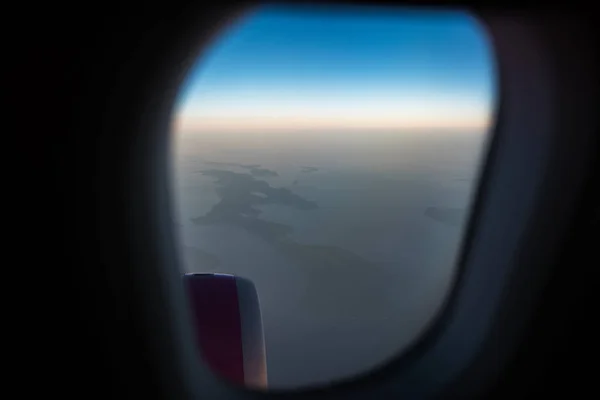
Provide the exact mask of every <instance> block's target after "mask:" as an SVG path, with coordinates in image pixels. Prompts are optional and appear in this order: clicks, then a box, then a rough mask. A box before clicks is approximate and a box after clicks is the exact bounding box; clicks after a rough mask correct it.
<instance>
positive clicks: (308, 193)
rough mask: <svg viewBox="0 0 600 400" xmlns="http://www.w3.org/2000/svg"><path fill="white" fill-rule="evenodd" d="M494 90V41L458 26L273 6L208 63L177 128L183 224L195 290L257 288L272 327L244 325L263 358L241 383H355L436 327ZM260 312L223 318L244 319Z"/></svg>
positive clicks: (442, 17) (261, 317)
mask: <svg viewBox="0 0 600 400" xmlns="http://www.w3.org/2000/svg"><path fill="white" fill-rule="evenodd" d="M495 81H496V76H495V70H494V62H493V52H492V49H491V47H490V45H489V43H488V41H487V37H486V34H485V31H484V30H483V28H482V26H481V25H480V24H479V23H478V21H477V20H476V19H475V18H474V17H473V16H472V15H470V14H469V13H468V12H463V11H457V10H452V11H449V10H444V9H429V8H428V9H426V10H422V9H413V8H388V7H385V8H380V7H356V6H347V7H344V6H331V7H308V6H289V5H288V6H283V5H280V6H263V7H259V8H256V9H253V10H252V11H251V12H249V13H247V14H246V15H245V16H244V17H243V18H241V19H240V20H239V21H237V23H235V24H234V25H232V26H230V27H229V28H228V29H227V30H225V31H224V32H222V33H221V35H220V36H219V37H218V38H217V39H216V40H215V41H214V42H213V43H212V44H211V45H210V46H209V48H207V49H206V51H205V52H204V53H203V54H202V55H201V56H200V57H199V59H198V62H197V64H196V65H195V66H194V68H192V70H191V71H190V73H189V76H188V78H187V81H186V82H185V84H184V85H183V87H182V88H181V92H180V96H179V100H178V104H177V109H176V113H175V115H174V119H173V125H172V126H173V128H172V140H173V143H174V146H173V152H174V154H173V160H174V162H173V176H172V184H173V195H174V197H175V199H176V201H175V204H176V206H177V213H176V215H175V218H174V219H175V221H174V223H175V224H176V226H177V230H178V234H179V245H180V246H179V247H180V252H181V260H182V266H183V268H184V271H182V273H221V274H231V275H214V277H217V278H218V279H220V281H219V282H221V283H219V285H224V286H218V285H217V286H218V287H226V286H227V285H228V283H227V282H232V281H231V280H229V281H227V282H225V283H224V284H223V282H224V280H227V279H230V277H231V276H233V278H231V279H235V277H239V278H240V279H243V280H244V282H246V283H247V282H252V283H253V285H254V288H255V290H256V293H257V298H258V307H259V309H260V312H259V313H258V315H257V314H256V312H255V311H256V310H254V308H252V307H251V308H252V309H253V310H254V311H253V312H254V314H253V315H254V317H253V318H255V320H254V321H251V322H248V318H247V314H244V315H246V316H245V317H243V318H240V321H241V322H240V324H237V323H235V324H234V325H235V329H237V330H239V331H240V332H242V333H244V332H246V331H247V330H248V329H249V328H247V326H248V325H247V324H248V323H249V324H250V325H251V326H252V327H253V328H252V329H254V328H256V326H255V325H256V324H257V323H258V324H261V325H262V332H259V333H258V334H257V335H259V336H261V335H262V337H263V338H264V339H263V340H264V349H263V350H264V353H260V352H258V353H257V352H256V351H255V352H254V353H252V352H251V351H250V353H252V354H253V355H252V356H249V355H248V354H250V353H249V350H248V349H249V348H250V347H251V346H250V345H249V344H248V343H249V342H248V341H245V342H244V340H246V339H243V338H247V337H246V336H244V335H245V334H242V335H240V336H239V337H241V338H242V339H243V340H242V339H239V340H240V343H241V345H240V348H241V350H240V351H241V353H240V354H241V356H240V357H241V358H239V357H238V358H237V359H236V360H238V361H231V360H230V361H227V362H232V363H235V362H238V363H239V362H242V361H239V360H243V362H242V364H243V365H242V367H241V369H240V370H241V371H242V372H241V373H242V375H243V374H244V373H246V378H245V379H244V378H242V380H241V381H239V380H238V382H239V383H248V382H249V380H248V376H249V374H251V372H252V371H250V369H251V368H255V365H256V364H252V363H250V364H248V363H246V361H247V359H248V357H250V358H252V357H259V356H260V357H263V356H264V357H265V363H266V372H267V376H268V382H267V383H265V385H262V384H258V385H257V386H261V387H263V388H264V387H266V388H269V389H292V388H299V387H305V386H316V385H323V384H328V383H331V382H335V381H338V380H342V379H346V378H351V377H353V376H355V375H357V374H362V373H364V372H366V371H368V370H369V369H371V368H374V367H377V366H379V365H382V364H383V363H385V362H386V361H388V360H389V359H391V358H392V357H395V356H397V355H398V354H399V353H400V352H402V351H403V350H405V349H407V348H408V347H409V346H410V345H411V344H412V343H414V342H415V340H417V339H418V338H419V336H420V335H421V334H422V333H423V332H424V331H425V330H426V329H427V328H428V326H429V325H430V324H431V322H432V321H433V320H434V319H435V318H436V316H437V315H438V313H439V312H440V310H442V308H443V305H444V302H445V300H446V298H447V296H448V294H449V292H450V290H451V288H452V284H453V282H454V277H455V274H456V271H457V257H458V255H459V251H460V245H461V241H462V239H463V235H464V232H465V228H466V223H467V216H468V213H469V209H470V207H471V203H472V201H473V195H474V192H475V189H476V187H477V177H478V175H479V172H480V166H481V162H482V161H483V160H482V156H483V155H484V154H485V150H486V143H487V141H488V139H489V137H488V135H489V133H490V130H491V126H492V123H493V120H492V116H493V111H494V106H495V102H496V96H495ZM190 276H191V275H188V277H190ZM205 277H206V276H205V275H203V278H202V279H204V278H205ZM190 279H191V278H190ZM203 282H205V280H204V281H203ZM246 283H244V285H246ZM217 286H215V287H217ZM234 286H235V285H234ZM190 287H191V286H190ZM239 287H241V286H239V285H238V289H239ZM244 287H246V286H244ZM223 290H225V289H223ZM233 292H235V290H234V291H233ZM233 292H231V293H233ZM220 293H221V292H220ZM222 293H225V292H222ZM246 295H247V293H246ZM246 295H243V296H242V295H240V294H239V293H237V297H235V301H234V302H233V303H231V302H229V303H227V302H228V301H229V300H227V299H226V300H224V301H225V303H227V304H230V305H231V304H234V303H235V302H237V303H235V304H237V305H238V306H237V308H236V307H235V304H234V307H233V308H231V309H232V310H234V311H233V312H234V313H235V312H238V311H239V310H241V309H245V308H248V307H247V303H246V300H241V299H242V298H244V299H248V298H250V297H244V296H246ZM223 296H225V295H223ZM251 297H252V296H251ZM252 298H253V297H252ZM211 301H212V300H211ZM220 301H221V300H219V301H212V302H210V301H209V303H207V304H211V305H212V306H214V308H215V313H216V315H217V317H219V315H220V314H219V312H222V313H225V312H226V311H224V310H225V308H222V309H220V308H219V307H220V304H225V303H220ZM248 301H253V300H248ZM236 310H237V311H236ZM227 312H228V311H227ZM240 312H241V311H240ZM241 313H242V314H243V312H241ZM211 318H212V317H211ZM244 318H246V319H244ZM217 319H218V318H217ZM222 319H223V318H221V320H222ZM211 321H214V320H213V319H211ZM257 321H258V322H257ZM211 323H212V322H211ZM245 324H246V325H245ZM224 326H225V325H224ZM226 326H230V327H231V326H233V325H226ZM219 329H220V330H219ZM222 329H230V328H227V327H225V328H221V327H220V328H218V329H216V331H217V333H216V335H218V334H221V333H222V334H224V335H225V336H227V335H229V334H230V333H231V332H224V331H222ZM231 329H234V328H231ZM213 330H215V329H213ZM253 332H254V333H255V334H256V332H258V331H256V330H254V331H253ZM225 336H223V337H225ZM230 336H231V335H229V336H227V337H228V338H229V337H230ZM233 336H235V335H233ZM255 336H256V335H255ZM235 337H236V338H238V336H235ZM215 340H217V339H215ZM218 340H220V339H218ZM223 340H224V339H223ZM228 340H229V339H228ZM231 340H238V339H231ZM242 342H243V343H242ZM221 344H222V343H221ZM234 347H235V346H234ZM212 348H213V349H214V347H212ZM223 348H225V349H231V348H232V346H229V345H226V346H224V347H223ZM223 351H225V350H223ZM227 351H229V350H227ZM225 352H226V351H225ZM205 353H206V352H205ZM212 353H215V351H212ZM212 353H211V354H212ZM216 353H217V354H216V355H215V354H213V356H214V357H217V358H219V357H220V356H221V355H220V353H218V352H216ZM259 353H260V354H259ZM257 354H258V355H257ZM261 354H262V355H261ZM223 357H233V356H231V354H229V355H223ZM233 358H235V357H233ZM233 358H232V359H233ZM228 360H229V359H228ZM221 361H222V360H221ZM219 362H220V361H219ZM224 362H225V361H224ZM225 363H226V362H225ZM259 364H260V363H259ZM252 365H254V366H252ZM244 366H245V368H246V369H245V370H244V368H243V367H244ZM219 371H221V370H219ZM219 371H217V372H218V373H221V372H219ZM263 372H264V371H261V373H263ZM223 374H225V372H224V373H223Z"/></svg>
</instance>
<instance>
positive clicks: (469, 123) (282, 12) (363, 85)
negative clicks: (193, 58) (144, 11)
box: [173, 6, 494, 133]
mask: <svg viewBox="0 0 600 400" xmlns="http://www.w3.org/2000/svg"><path fill="white" fill-rule="evenodd" d="M337 10H338V11H336V12H331V11H330V10H329V9H327V8H311V9H307V8H302V7H296V8H292V7H290V6H287V7H283V6H279V7H275V6H269V7H261V8H258V9H256V10H254V11H253V12H251V13H249V14H248V15H246V16H245V17H243V18H242V19H241V20H240V21H238V22H237V23H236V24H233V25H232V26H231V27H230V28H229V29H227V30H226V31H225V32H223V34H222V35H221V36H220V37H219V38H218V39H217V40H216V41H215V42H214V43H213V45H212V46H211V48H209V49H208V51H207V52H206V53H205V54H203V56H202V57H201V58H200V60H199V62H198V63H197V65H196V66H195V67H194V68H193V70H192V71H191V73H190V76H189V77H188V80H187V82H186V83H185V85H184V88H183V90H182V93H181V95H180V98H179V100H178V104H177V109H176V116H175V119H174V121H173V122H174V129H175V131H176V132H177V133H203V132H204V133H214V132H227V131H230V132H237V133H243V132H245V131H248V132H253V131H271V132H283V131H288V130H298V129H300V130H323V129H336V130H339V129H342V130H343V129H349V130H356V129H359V130H365V129H407V128H408V129H432V128H433V129H452V130H455V129H462V128H465V129H469V130H473V129H475V130H478V131H482V132H483V133H485V131H487V128H488V127H489V125H490V122H491V116H492V108H493V100H494V87H493V84H494V82H493V79H492V77H493V76H494V74H493V72H494V71H493V61H492V55H491V49H490V48H489V44H488V43H487V42H486V36H485V33H484V31H483V29H482V28H481V26H480V25H479V24H478V23H477V21H476V20H475V19H473V18H472V17H471V16H469V15H468V14H465V13H463V12H456V11H452V12H450V11H448V12H435V13H432V12H417V11H407V10H406V9H400V10H398V9H388V8H385V9H377V8H374V9H363V8H348V9H347V10H346V11H344V12H339V9H337Z"/></svg>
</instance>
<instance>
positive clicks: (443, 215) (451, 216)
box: [425, 207, 465, 226]
mask: <svg viewBox="0 0 600 400" xmlns="http://www.w3.org/2000/svg"><path fill="white" fill-rule="evenodd" d="M425 215H426V216H428V217H430V218H432V219H434V220H436V221H438V222H441V223H443V224H446V225H450V226H459V225H460V224H461V223H462V222H463V221H464V218H465V210H464V209H461V208H442V207H428V208H427V209H426V210H425Z"/></svg>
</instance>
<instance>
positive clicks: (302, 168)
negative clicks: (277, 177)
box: [300, 167, 319, 174]
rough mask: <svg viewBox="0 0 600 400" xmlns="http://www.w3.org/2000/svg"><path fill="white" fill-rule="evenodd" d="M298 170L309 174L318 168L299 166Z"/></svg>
mask: <svg viewBox="0 0 600 400" xmlns="http://www.w3.org/2000/svg"><path fill="white" fill-rule="evenodd" d="M300 170H301V171H302V172H304V173H305V174H310V173H311V172H317V171H318V170H319V168H315V167H301V168H300Z"/></svg>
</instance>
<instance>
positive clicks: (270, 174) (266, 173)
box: [197, 161, 279, 178]
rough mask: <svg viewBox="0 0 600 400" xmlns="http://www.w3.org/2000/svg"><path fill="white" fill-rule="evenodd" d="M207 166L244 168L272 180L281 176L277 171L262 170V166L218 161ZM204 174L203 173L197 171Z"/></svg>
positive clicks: (207, 163) (210, 162)
mask: <svg viewBox="0 0 600 400" xmlns="http://www.w3.org/2000/svg"><path fill="white" fill-rule="evenodd" d="M204 164H205V165H209V166H213V167H234V168H242V169H246V170H248V171H250V174H252V175H253V176H256V177H260V178H272V177H276V176H279V174H278V173H277V172H276V171H273V170H270V169H267V168H262V165H260V164H240V163H230V162H218V161H205V162H204ZM197 172H200V173H201V172H203V171H197Z"/></svg>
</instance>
